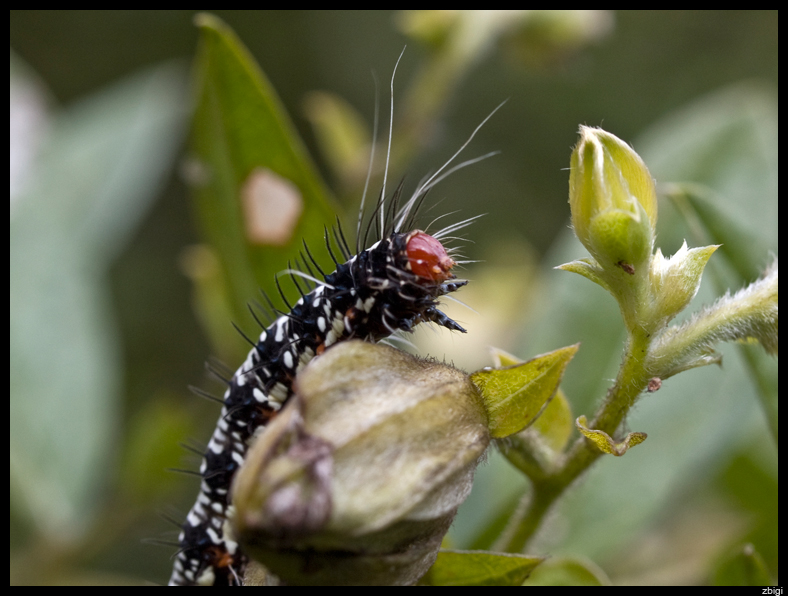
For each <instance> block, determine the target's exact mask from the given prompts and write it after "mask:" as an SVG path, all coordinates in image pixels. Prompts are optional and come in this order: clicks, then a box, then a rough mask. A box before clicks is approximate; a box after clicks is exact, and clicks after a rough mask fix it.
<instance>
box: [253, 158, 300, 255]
mask: <svg viewBox="0 0 788 596" xmlns="http://www.w3.org/2000/svg"><path fill="white" fill-rule="evenodd" d="M241 204H242V207H243V213H244V223H245V226H244V227H245V228H246V237H247V239H248V240H249V242H251V243H252V244H272V245H275V246H283V245H285V244H287V243H288V242H289V241H290V239H291V238H292V236H293V232H294V231H295V228H296V225H297V224H298V219H299V218H300V217H301V212H302V211H303V209H304V199H303V198H302V196H301V191H299V190H298V187H297V186H296V185H295V184H293V183H292V182H290V181H289V180H287V179H285V178H282V177H281V176H279V175H278V174H275V173H274V172H272V171H271V170H269V169H267V168H255V169H254V170H252V173H251V174H249V176H248V177H247V179H246V182H244V185H243V187H242V188H241Z"/></svg>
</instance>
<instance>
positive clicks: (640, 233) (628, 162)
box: [569, 126, 657, 274]
mask: <svg viewBox="0 0 788 596" xmlns="http://www.w3.org/2000/svg"><path fill="white" fill-rule="evenodd" d="M569 205H570V208H571V210H572V225H573V226H574V229H575V234H577V237H578V238H579V239H580V241H581V242H582V243H583V245H584V246H585V247H586V248H587V249H588V251H589V252H590V253H591V255H592V256H593V257H594V258H595V259H596V260H597V261H598V262H599V264H600V265H601V266H602V267H603V268H604V269H610V268H611V267H618V268H620V269H623V270H624V271H625V272H627V273H630V274H632V273H634V272H635V271H636V270H638V269H639V268H640V267H641V266H642V265H644V264H645V263H646V262H647V260H648V259H649V257H650V256H651V250H652V245H653V241H654V228H655V226H656V223H657V197H656V189H655V186H654V181H653V179H652V178H651V174H650V173H649V171H648V168H647V167H646V164H645V163H643V160H642V159H640V156H639V155H638V154H637V153H635V151H634V150H633V149H632V148H631V147H630V146H629V145H627V144H626V143H624V142H623V141H622V140H621V139H619V138H618V137H616V136H614V135H612V134H610V133H608V132H605V131H604V130H602V129H600V128H589V127H587V126H581V127H580V141H579V142H578V144H577V146H576V147H575V149H574V151H573V152H572V159H571V171H570V174H569Z"/></svg>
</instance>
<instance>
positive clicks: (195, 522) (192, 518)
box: [186, 507, 202, 526]
mask: <svg viewBox="0 0 788 596" xmlns="http://www.w3.org/2000/svg"><path fill="white" fill-rule="evenodd" d="M195 509H196V507H195V508H194V509H192V510H191V511H189V515H187V516H186V521H187V522H188V523H189V525H190V526H199V525H200V524H201V523H202V520H201V519H200V517H199V516H198V515H197V513H196V512H195Z"/></svg>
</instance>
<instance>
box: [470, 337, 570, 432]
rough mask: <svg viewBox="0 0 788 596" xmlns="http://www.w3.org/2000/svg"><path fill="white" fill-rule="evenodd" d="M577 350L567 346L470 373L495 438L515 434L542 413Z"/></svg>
mask: <svg viewBox="0 0 788 596" xmlns="http://www.w3.org/2000/svg"><path fill="white" fill-rule="evenodd" d="M577 349H578V346H577V345H574V346H568V347H566V348H560V349H558V350H555V351H553V352H550V353H548V354H542V355H540V356H537V357H535V358H533V359H531V360H529V361H528V362H524V363H523V364H517V365H514V366H510V367H508V368H503V369H489V370H480V371H477V372H475V373H473V374H472V375H471V380H472V381H473V382H474V384H475V385H476V386H477V387H478V388H479V391H481V394H482V400H483V401H484V404H485V407H486V408H487V413H488V416H489V418H490V432H491V433H492V436H493V437H494V438H503V437H508V436H509V435H513V434H514V433H516V432H519V431H521V430H523V429H524V428H526V427H527V426H528V425H529V424H531V423H532V422H533V421H534V420H535V419H536V417H537V416H539V414H540V413H541V412H542V409H543V408H544V407H545V405H546V404H547V402H548V401H549V400H550V399H551V398H552V397H553V395H555V392H556V389H557V388H558V384H559V383H560V382H561V377H562V376H563V374H564V370H565V369H566V365H567V364H569V361H570V360H571V359H572V357H573V356H574V355H575V353H576V352H577Z"/></svg>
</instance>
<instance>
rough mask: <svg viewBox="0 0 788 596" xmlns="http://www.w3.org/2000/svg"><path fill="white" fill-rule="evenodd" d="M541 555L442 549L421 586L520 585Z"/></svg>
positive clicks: (539, 561)
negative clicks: (530, 555) (531, 555)
mask: <svg viewBox="0 0 788 596" xmlns="http://www.w3.org/2000/svg"><path fill="white" fill-rule="evenodd" d="M542 561H544V557H529V556H527V555H515V554H509V553H495V552H489V551H457V550H441V551H440V552H439V553H438V558H437V559H436V560H435V563H434V564H433V565H432V567H431V568H430V570H429V571H428V572H427V575H425V576H424V577H423V578H421V580H420V581H419V585H423V586H519V585H521V584H522V583H523V582H524V581H525V579H526V578H527V577H528V576H529V575H530V573H531V571H533V570H534V568H536V566H537V565H539V564H540V563H541V562H542Z"/></svg>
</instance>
